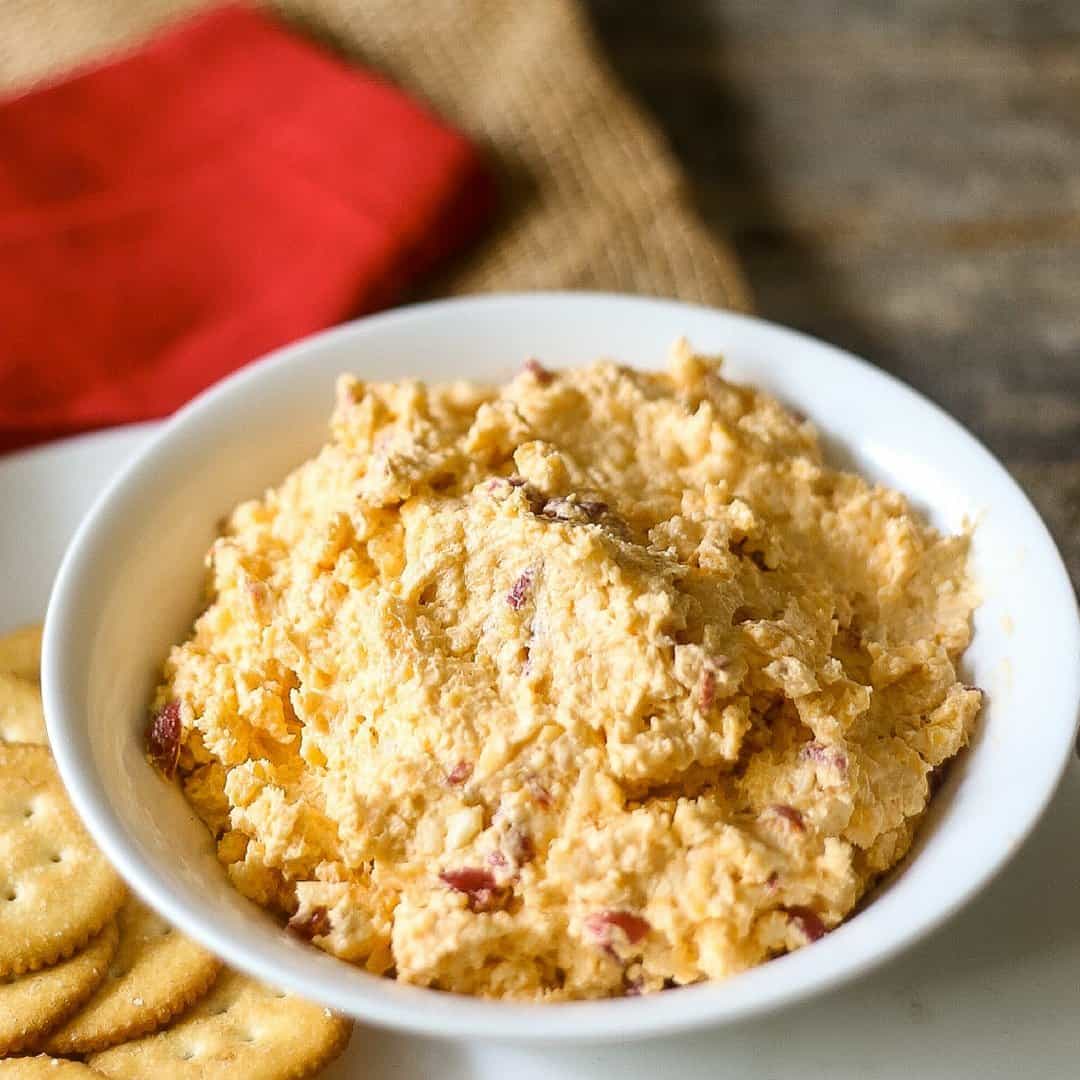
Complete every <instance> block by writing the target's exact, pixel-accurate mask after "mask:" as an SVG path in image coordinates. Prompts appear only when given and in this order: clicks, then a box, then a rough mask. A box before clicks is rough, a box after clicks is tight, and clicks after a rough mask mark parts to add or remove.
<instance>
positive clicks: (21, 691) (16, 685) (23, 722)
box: [0, 671, 49, 746]
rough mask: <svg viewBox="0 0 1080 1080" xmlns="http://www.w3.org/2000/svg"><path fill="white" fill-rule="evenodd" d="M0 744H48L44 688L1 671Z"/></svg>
mask: <svg viewBox="0 0 1080 1080" xmlns="http://www.w3.org/2000/svg"><path fill="white" fill-rule="evenodd" d="M0 743H34V744H35V745H37V746H48V745H49V736H48V735H47V734H46V731H45V713H44V710H43V709H42V708H41V691H40V690H39V689H38V688H37V685H36V684H35V683H32V682H30V681H29V680H27V679H24V678H22V677H21V676H19V675H12V674H10V673H9V672H7V671H0Z"/></svg>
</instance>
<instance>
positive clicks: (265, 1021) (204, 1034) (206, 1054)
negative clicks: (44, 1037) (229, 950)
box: [90, 971, 352, 1080]
mask: <svg viewBox="0 0 1080 1080" xmlns="http://www.w3.org/2000/svg"><path fill="white" fill-rule="evenodd" d="M351 1030H352V1025H351V1024H350V1023H349V1022H348V1021H347V1020H343V1019H342V1018H341V1017H339V1016H335V1015H334V1014H333V1013H331V1012H330V1011H329V1010H327V1009H323V1008H320V1007H319V1006H318V1005H312V1004H311V1003H310V1002H307V1001H304V1000H303V999H301V998H297V997H294V996H293V995H291V994H286V993H284V992H282V991H278V990H272V989H271V988H270V987H268V986H264V985H263V984H261V983H257V982H255V981H254V980H253V979H249V978H248V977H247V976H246V975H238V974H237V973H236V972H235V971H224V972H222V974H221V976H220V977H219V978H218V981H217V982H216V983H215V984H214V988H213V989H212V990H211V991H210V993H209V994H207V996H206V997H205V998H203V999H202V1001H200V1002H199V1003H198V1004H197V1005H196V1006H195V1007H194V1008H193V1009H191V1011H190V1012H188V1013H186V1014H185V1015H184V1016H182V1017H181V1018H180V1019H179V1020H178V1021H177V1022H176V1023H175V1024H174V1025H173V1026H172V1027H170V1028H166V1029H165V1030H164V1031H159V1032H157V1033H156V1034H154V1035H147V1036H145V1037H143V1038H141V1039H136V1040H135V1041H134V1042H128V1043H121V1045H120V1046H114V1047H113V1048H112V1049H111V1050H105V1051H104V1052H103V1053H100V1054H94V1055H93V1056H92V1057H91V1058H90V1064H91V1065H92V1066H93V1067H94V1068H95V1069H97V1070H98V1071H99V1072H102V1073H104V1074H105V1075H106V1076H111V1077H116V1078H117V1080H122V1078H128V1077H131V1078H134V1077H140V1078H141V1077H147V1076H168V1077H170V1078H171V1080H217V1078H218V1077H222V1078H227V1077H236V1076H243V1077H245V1080H301V1078H302V1077H305V1076H311V1075H312V1074H313V1073H315V1072H318V1070H319V1069H321V1068H323V1067H324V1066H325V1065H327V1064H329V1063H330V1062H331V1061H332V1060H333V1059H334V1058H335V1057H337V1056H338V1055H339V1054H340V1053H342V1052H343V1051H344V1049H345V1047H346V1046H347V1045H348V1042H349V1035H350V1033H351Z"/></svg>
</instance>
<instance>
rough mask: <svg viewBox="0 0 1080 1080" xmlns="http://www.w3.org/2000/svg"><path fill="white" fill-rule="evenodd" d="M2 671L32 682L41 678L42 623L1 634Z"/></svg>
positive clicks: (0, 662)
mask: <svg viewBox="0 0 1080 1080" xmlns="http://www.w3.org/2000/svg"><path fill="white" fill-rule="evenodd" d="M0 671H8V672H10V673H11V674H12V675H18V676H20V677H21V678H23V679H30V680H31V681H32V682H37V681H38V679H40V678H41V623H34V624H33V625H32V626H23V627H20V628H19V629H18V630H11V631H9V632H8V633H6V634H0Z"/></svg>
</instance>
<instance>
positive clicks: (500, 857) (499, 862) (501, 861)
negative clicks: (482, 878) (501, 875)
mask: <svg viewBox="0 0 1080 1080" xmlns="http://www.w3.org/2000/svg"><path fill="white" fill-rule="evenodd" d="M487 861H488V866H497V867H499V869H502V868H503V867H504V866H506V865H507V862H506V856H505V855H504V854H503V853H502V852H501V851H492V852H489V854H488V857H487Z"/></svg>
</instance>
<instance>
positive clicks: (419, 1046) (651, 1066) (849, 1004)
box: [0, 427, 1080, 1080]
mask: <svg viewBox="0 0 1080 1080" xmlns="http://www.w3.org/2000/svg"><path fill="white" fill-rule="evenodd" d="M151 430H152V427H134V428H123V429H118V430H116V431H111V432H105V433H103V434H100V435H91V436H85V437H83V438H78V439H71V440H68V441H66V442H62V443H57V444H55V445H53V446H50V447H47V448H45V449H41V450H34V451H30V452H28V453H25V454H16V455H11V456H9V457H6V458H4V457H0V506H3V507H6V508H7V510H6V512H5V513H4V515H3V518H2V520H3V527H2V528H0V597H2V600H3V602H2V606H0V629H10V628H11V627H13V626H16V625H18V624H19V623H21V622H25V621H28V620H31V619H37V618H40V617H41V615H42V614H43V612H44V609H45V604H46V601H47V599H48V594H49V589H50V587H51V585H52V579H53V576H54V574H55V573H56V569H57V567H58V566H59V564H60V558H61V555H62V553H63V550H64V547H65V546H66V544H67V542H68V540H69V539H70V537H71V535H72V533H73V532H74V531H75V527H76V525H77V524H78V522H79V520H80V519H81V518H82V516H83V514H84V513H85V512H86V510H87V508H88V507H89V505H90V502H91V501H92V500H93V498H94V497H95V496H96V495H97V493H98V491H99V490H100V489H101V487H103V486H104V484H105V481H106V480H107V479H108V478H109V477H110V476H111V475H112V474H113V473H114V472H115V471H116V470H117V469H119V468H120V467H121V466H122V465H123V464H125V463H126V462H127V461H128V460H130V459H131V457H132V456H133V455H134V454H135V453H136V451H137V450H138V449H139V448H140V447H141V446H142V444H143V443H144V442H145V440H146V438H147V436H148V435H149V433H150V431H151ZM1078 820H1080V765H1078V764H1077V763H1075V762H1074V763H1073V765H1072V766H1071V767H1070V769H1069V771H1068V773H1067V774H1066V778H1065V781H1064V783H1063V785H1062V788H1061V790H1060V791H1059V793H1058V795H1057V797H1056V799H1055V800H1054V803H1053V804H1052V805H1051V808H1050V811H1049V812H1048V814H1047V817H1046V820H1045V821H1044V822H1043V824H1042V826H1041V827H1040V828H1039V829H1038V830H1037V831H1036V833H1035V835H1034V836H1033V837H1032V839H1031V840H1030V842H1029V843H1028V844H1027V845H1026V846H1025V847H1024V850H1023V851H1022V852H1021V854H1020V856H1019V857H1018V858H1017V859H1016V861H1015V862H1014V863H1013V864H1012V866H1010V867H1009V869H1008V870H1007V871H1006V872H1005V873H1004V874H1003V875H1002V876H1001V878H1000V879H999V880H998V881H997V882H995V883H994V884H993V885H992V886H991V887H990V888H989V889H988V890H987V892H986V893H985V894H984V895H983V897H981V898H980V899H979V900H978V901H976V902H975V903H974V904H973V905H972V906H971V907H969V908H967V909H966V910H965V912H964V914H963V916H962V917H960V918H957V919H954V920H952V921H951V922H950V923H948V924H947V925H946V926H945V927H944V928H943V929H942V930H940V931H938V932H937V933H936V934H935V935H933V937H931V938H930V939H929V940H928V941H926V942H925V943H923V944H922V945H919V946H917V947H916V948H915V949H913V950H912V951H911V952H909V953H908V954H907V955H906V956H905V957H904V958H903V959H901V960H899V961H897V962H895V963H893V964H891V965H889V966H888V967H887V968H885V969H883V970H882V971H880V972H878V973H877V974H875V975H874V976H872V977H871V978H869V979H865V980H863V981H862V982H860V983H857V984H856V985H854V986H852V987H850V988H848V989H846V990H843V991H840V992H839V993H833V994H830V995H828V996H826V997H824V998H821V999H819V1000H817V1001H815V1002H814V1003H812V1004H808V1005H804V1006H801V1007H797V1008H793V1009H789V1010H787V1011H785V1012H783V1013H782V1014H780V1015H779V1016H777V1017H775V1018H773V1019H770V1020H765V1021H759V1022H755V1023H744V1024H738V1025H735V1026H733V1027H727V1028H725V1029H724V1030H723V1031H722V1032H719V1033H717V1034H715V1035H699V1036H694V1037H691V1038H687V1037H683V1038H680V1039H663V1040H656V1041H654V1042H650V1043H646V1044H641V1045H637V1046H635V1047H633V1049H631V1050H624V1051H620V1050H617V1049H616V1050H594V1049H579V1050H567V1051H560V1052H557V1053H555V1052H552V1053H547V1054H541V1053H537V1052H529V1051H521V1050H512V1049H508V1048H505V1047H492V1046H484V1045H482V1044H479V1043H460V1044H452V1043H446V1042H442V1041H434V1040H425V1039H417V1038H413V1037H409V1036H404V1035H394V1034H391V1033H388V1032H384V1031H376V1030H374V1029H363V1028H362V1029H358V1031H357V1033H356V1035H355V1036H354V1038H353V1042H352V1044H351V1046H350V1049H349V1053H348V1054H347V1056H346V1058H345V1059H344V1060H343V1061H342V1062H340V1063H339V1064H338V1065H337V1066H336V1067H335V1068H334V1069H333V1070H331V1071H330V1072H328V1073H326V1074H325V1075H326V1077H327V1080H332V1078H338V1080H341V1078H344V1077H356V1078H357V1080H360V1078H370V1080H384V1078H385V1080H390V1078H395V1080H420V1078H426V1077H439V1078H440V1080H466V1078H468V1080H511V1078H513V1080H519V1078H520V1080H542V1078H550V1077H565V1078H566V1080H592V1078H600V1077H611V1076H614V1075H617V1076H619V1077H620V1078H621V1080H656V1077H657V1076H678V1077H680V1078H683V1080H706V1078H709V1080H714V1078H716V1077H737V1078H740V1080H766V1078H769V1080H788V1078H789V1077H791V1078H794V1077H797V1078H799V1080H871V1078H873V1080H911V1078H912V1077H934V1078H936V1077H941V1076H945V1075H948V1076H949V1077H952V1078H954V1080H968V1078H971V1080H975V1078H979V1080H982V1078H987V1080H989V1078H993V1077H1002V1078H1009V1080H1012V1078H1013V1077H1016V1076H1020V1075H1023V1076H1025V1077H1028V1078H1030V1080H1041V1078H1061V1077H1066V1076H1071V1075H1075V1073H1076V1068H1077V1063H1078V1062H1080V1025H1077V1024H1076V1022H1075V1021H1076V1017H1077V1009H1078V1006H1080V904H1078V902H1077V897H1080V844H1077V843H1076V836H1075V827H1076V822H1077V821H1078Z"/></svg>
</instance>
